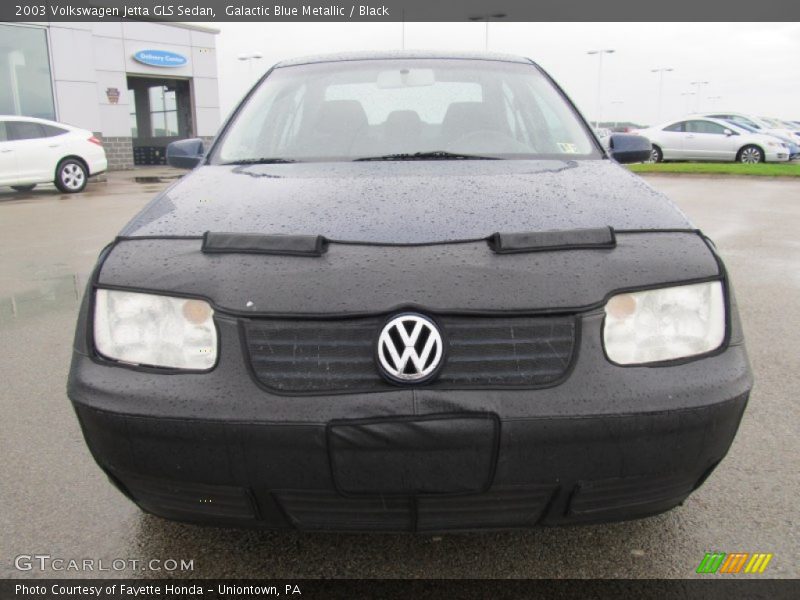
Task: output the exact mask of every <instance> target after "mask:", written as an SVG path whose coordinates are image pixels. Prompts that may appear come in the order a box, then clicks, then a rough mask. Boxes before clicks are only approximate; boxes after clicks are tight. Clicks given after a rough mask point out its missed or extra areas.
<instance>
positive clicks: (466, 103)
mask: <svg viewBox="0 0 800 600" xmlns="http://www.w3.org/2000/svg"><path fill="white" fill-rule="evenodd" d="M214 154H215V155H214V157H212V162H214V163H217V164H219V163H246V162H285V161H329V160H357V159H362V160H363V159H378V158H380V159H383V160H418V159H421V160H425V159H449V158H453V159H455V158H459V159H469V158H560V159H575V158H599V157H600V153H599V150H598V149H597V147H596V145H595V143H594V142H593V140H592V139H591V138H590V137H589V134H588V133H587V131H586V129H585V127H584V125H583V124H582V122H581V121H580V119H579V117H578V116H577V115H576V114H575V112H574V111H573V109H572V108H571V107H570V105H569V104H568V103H567V101H566V100H565V99H564V98H563V96H562V95H561V94H560V93H559V92H558V90H556V89H555V87H554V86H553V85H552V84H551V83H550V81H549V80H548V79H547V78H546V77H545V76H544V75H543V74H542V73H541V72H540V71H539V70H538V69H537V68H536V67H535V66H533V65H531V64H517V63H508V62H497V61H481V60H438V59H404V60H400V59H398V60H359V61H343V62H330V63H320V64H310V65H301V66H292V67H282V68H277V69H275V70H274V71H273V72H272V73H271V74H270V75H269V77H268V78H267V79H266V80H265V81H263V82H262V83H261V85H260V86H259V87H258V89H257V90H255V92H254V93H253V94H252V95H251V96H250V98H249V99H248V100H246V104H245V105H244V106H243V107H242V109H241V110H240V111H239V112H238V114H237V115H236V116H235V117H234V119H233V122H232V123H231V125H230V126H229V127H228V129H227V131H226V132H225V134H224V136H223V138H222V140H221V143H220V144H219V146H218V147H217V150H216V151H215V153H214Z"/></svg>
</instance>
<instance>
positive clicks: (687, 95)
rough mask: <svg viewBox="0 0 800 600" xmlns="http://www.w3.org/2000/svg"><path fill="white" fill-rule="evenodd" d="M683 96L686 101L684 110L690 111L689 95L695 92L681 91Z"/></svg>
mask: <svg viewBox="0 0 800 600" xmlns="http://www.w3.org/2000/svg"><path fill="white" fill-rule="evenodd" d="M681 96H683V97H684V98H685V102H684V103H683V112H685V113H688V112H689V100H690V98H689V96H694V92H681Z"/></svg>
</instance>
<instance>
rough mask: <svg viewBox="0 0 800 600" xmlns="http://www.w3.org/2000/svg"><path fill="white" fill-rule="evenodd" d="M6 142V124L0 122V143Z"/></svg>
mask: <svg viewBox="0 0 800 600" xmlns="http://www.w3.org/2000/svg"><path fill="white" fill-rule="evenodd" d="M6 141H8V134H7V133H6V122H5V121H0V142H6Z"/></svg>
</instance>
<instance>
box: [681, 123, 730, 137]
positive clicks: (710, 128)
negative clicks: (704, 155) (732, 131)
mask: <svg viewBox="0 0 800 600" xmlns="http://www.w3.org/2000/svg"><path fill="white" fill-rule="evenodd" d="M686 131H688V132H689V133H711V134H715V135H725V128H724V127H723V126H722V125H719V124H717V123H712V122H711V121H687V122H686Z"/></svg>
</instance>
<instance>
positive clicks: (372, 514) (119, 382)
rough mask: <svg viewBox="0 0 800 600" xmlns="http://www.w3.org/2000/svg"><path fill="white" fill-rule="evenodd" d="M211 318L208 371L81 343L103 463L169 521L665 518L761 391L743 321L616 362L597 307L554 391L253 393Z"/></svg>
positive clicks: (361, 523) (235, 332) (73, 390)
mask: <svg viewBox="0 0 800 600" xmlns="http://www.w3.org/2000/svg"><path fill="white" fill-rule="evenodd" d="M85 312H86V311H85V310H84V311H82V313H83V315H85ZM82 318H83V319H85V316H84V317H82ZM216 318H217V324H218V327H219V334H220V360H219V363H218V366H217V367H216V368H215V369H214V370H213V371H210V372H208V373H204V374H172V375H165V374H155V373H152V372H150V373H148V372H143V371H137V370H133V369H129V368H125V367H120V366H111V365H109V364H108V363H103V362H102V361H98V360H97V359H96V358H93V357H91V356H89V355H88V353H87V352H86V348H85V347H82V342H81V341H80V337H81V336H80V335H79V336H78V341H77V343H76V352H75V356H74V359H73V364H72V369H71V373H70V381H69V389H68V392H69V396H70V398H71V399H72V401H73V403H74V406H75V410H76V412H77V415H78V418H79V420H80V423H81V426H82V429H83V432H84V435H85V437H86V441H87V443H88V445H89V448H90V449H91V451H92V454H93V456H94V457H95V459H96V461H97V462H98V464H99V465H100V466H101V467H102V468H103V470H104V471H105V472H106V473H107V474H108V475H109V477H110V478H111V479H112V481H114V482H115V483H116V484H117V485H118V487H119V488H120V489H121V490H122V491H123V492H124V493H125V494H127V495H128V496H129V497H130V498H131V499H132V500H133V501H134V502H136V503H137V504H138V505H139V506H140V507H141V508H143V509H144V510H146V511H148V512H151V513H154V514H157V515H161V516H163V517H167V518H171V519H177V520H185V521H193V522H203V523H214V524H221V525H243V526H255V527H265V528H277V529H281V528H293V527H296V528H300V529H329V530H353V531H359V530H387V531H441V530H452V529H461V530H469V529H480V528H508V527H527V526H532V525H536V524H547V525H555V524H567V523H583V522H604V521H614V520H621V519H630V518H636V517H642V516H647V515H652V514H656V513H659V512H662V511H665V510H668V509H670V508H672V507H674V506H676V505H678V504H680V503H681V502H682V501H683V500H684V499H685V498H686V497H687V496H688V495H689V494H690V493H691V492H692V491H693V490H694V489H696V487H697V486H698V485H700V484H701V483H702V482H703V480H704V479H705V478H706V477H707V476H708V475H709V474H710V472H711V471H712V470H713V468H714V467H715V466H716V465H717V464H718V463H719V461H720V460H721V459H722V458H723V457H724V456H725V454H726V452H727V450H728V448H729V446H730V444H731V442H732V440H733V437H734V435H735V433H736V430H737V428H738V425H739V421H740V419H741V417H742V414H743V411H744V409H745V406H746V403H747V398H748V394H749V391H750V388H751V385H752V379H751V373H750V368H749V364H748V360H747V355H746V352H745V349H744V346H743V344H742V340H741V332H740V330H739V329H738V320H737V319H734V320H733V325H732V327H733V332H732V335H731V336H730V337H731V340H730V345H729V346H728V347H727V348H726V349H725V350H724V351H722V352H720V353H717V354H716V355H713V356H709V357H706V358H703V359H700V360H696V361H691V362H686V363H684V364H678V365H672V366H662V367H618V366H614V365H612V364H611V363H609V362H608V361H607V360H606V359H605V358H604V355H603V351H602V346H601V342H600V339H601V336H600V333H601V322H602V313H601V312H600V311H595V312H592V313H588V314H584V315H582V318H581V331H582V334H581V337H580V340H579V347H578V358H577V360H576V362H575V366H574V369H573V371H572V372H571V373H570V375H569V377H568V378H567V379H566V380H565V381H563V382H562V383H560V384H559V385H556V386H554V387H550V388H545V389H537V390H499V389H494V390H492V389H486V390H459V391H452V390H450V391H448V390H431V389H425V388H424V387H420V388H415V389H408V388H406V389H402V388H398V389H397V390H396V391H390V392H379V393H365V394H352V395H330V396H302V397H288V396H281V395H276V394H271V393H269V392H266V391H264V390H263V389H262V388H259V387H258V386H257V385H256V384H255V383H254V382H253V380H252V379H251V377H250V376H249V373H248V371H247V369H246V366H245V360H244V358H243V356H242V350H241V343H240V339H239V335H240V332H239V329H238V328H237V323H236V319H234V318H231V317H227V316H225V315H220V314H218V315H217V317H216ZM82 330H83V329H82V323H79V325H78V331H79V332H80V331H82ZM398 453H399V454H400V456H401V460H397V456H398Z"/></svg>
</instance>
